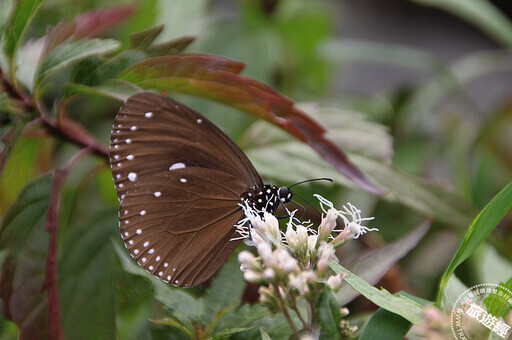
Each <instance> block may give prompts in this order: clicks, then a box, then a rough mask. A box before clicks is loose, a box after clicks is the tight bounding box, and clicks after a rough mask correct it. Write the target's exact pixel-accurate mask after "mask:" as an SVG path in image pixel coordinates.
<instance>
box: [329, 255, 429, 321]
mask: <svg viewBox="0 0 512 340" xmlns="http://www.w3.org/2000/svg"><path fill="white" fill-rule="evenodd" d="M331 269H332V270H334V272H335V273H337V274H343V275H344V276H345V277H344V278H343V280H344V281H345V282H346V283H348V284H349V285H350V287H352V288H354V289H355V290H356V291H358V292H359V293H361V295H363V296H364V297H366V298H367V299H368V300H370V301H372V302H373V303H375V304H376V305H377V306H379V307H382V308H384V309H386V310H388V311H390V312H393V313H395V314H398V315H400V316H402V317H403V318H405V319H407V320H408V321H410V322H411V323H418V322H420V321H421V320H422V317H423V308H422V307H421V305H420V304H418V303H417V302H415V301H413V300H411V299H409V298H407V297H405V296H403V295H401V294H397V295H396V296H395V295H392V294H391V293H389V292H388V291H387V290H385V289H381V290H379V289H377V288H375V287H373V286H371V285H370V284H368V282H366V281H364V280H363V279H361V278H359V277H357V276H356V275H354V274H353V273H351V272H350V271H348V270H347V269H346V268H344V267H342V266H340V265H339V264H338V263H336V262H334V261H331Z"/></svg>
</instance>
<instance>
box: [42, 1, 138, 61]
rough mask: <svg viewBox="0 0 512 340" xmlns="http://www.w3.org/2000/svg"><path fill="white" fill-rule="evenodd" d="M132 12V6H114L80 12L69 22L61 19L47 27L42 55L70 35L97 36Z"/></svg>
mask: <svg viewBox="0 0 512 340" xmlns="http://www.w3.org/2000/svg"><path fill="white" fill-rule="evenodd" d="M132 12H133V6H116V7H108V8H103V9H100V10H95V11H91V12H87V13H84V14H81V15H79V16H77V17H76V18H75V20H73V22H72V23H71V24H68V23H67V22H66V21H64V20H63V21H61V22H60V23H59V24H58V25H57V26H54V27H52V28H50V29H49V31H48V34H47V35H46V48H45V53H44V54H43V55H46V54H48V52H50V51H51V50H53V49H54V48H55V47H57V46H58V45H60V44H62V43H63V42H64V41H66V40H67V39H69V38H70V37H71V36H74V37H75V39H76V40H80V39H85V38H93V37H98V36H99V35H101V34H102V33H103V32H105V31H106V30H108V29H110V28H112V27H114V26H115V25H117V24H119V23H120V22H122V21H123V20H125V19H127V18H128V17H129V16H130V15H131V14H132Z"/></svg>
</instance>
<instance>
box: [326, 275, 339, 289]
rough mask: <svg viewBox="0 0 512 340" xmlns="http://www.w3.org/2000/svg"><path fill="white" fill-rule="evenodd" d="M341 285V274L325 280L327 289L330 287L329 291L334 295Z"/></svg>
mask: <svg viewBox="0 0 512 340" xmlns="http://www.w3.org/2000/svg"><path fill="white" fill-rule="evenodd" d="M341 283H342V280H341V274H337V275H331V276H329V278H328V279H327V284H328V285H329V287H331V289H332V290H333V291H334V292H335V293H337V292H339V290H340V288H341Z"/></svg>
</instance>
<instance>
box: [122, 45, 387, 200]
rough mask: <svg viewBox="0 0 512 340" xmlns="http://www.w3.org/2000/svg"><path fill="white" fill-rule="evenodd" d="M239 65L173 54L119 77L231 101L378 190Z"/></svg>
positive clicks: (290, 105)
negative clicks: (247, 75)
mask: <svg viewBox="0 0 512 340" xmlns="http://www.w3.org/2000/svg"><path fill="white" fill-rule="evenodd" d="M244 67H245V65H244V64H243V63H240V62H235V61H232V60H229V59H226V58H221V57H215V56H204V55H175V56H165V57H156V58H151V59H148V60H145V61H142V62H139V63H136V64H134V65H132V66H130V67H128V68H127V69H126V70H124V71H123V72H122V73H121V74H120V75H119V78H120V79H123V80H126V81H128V82H131V83H133V84H136V85H137V86H140V87H142V88H154V89H160V90H166V91H175V92H180V93H186V94H190V95H195V96H201V97H204V98H208V99H211V100H215V101H218V102H221V103H224V104H226V105H229V106H233V107H235V108H237V109H240V110H242V111H245V112H248V113H251V114H253V115H255V116H257V117H259V118H262V119H266V120H268V121H270V122H271V123H273V124H275V125H277V126H279V127H280V128H282V129H284V130H285V131H287V132H288V133H290V134H292V135H293V136H295V137H296V138H298V139H300V140H301V141H303V142H304V143H306V144H308V145H309V146H311V147H312V148H313V149H314V150H315V151H316V152H318V153H319V154H320V155H321V156H322V157H323V158H324V159H325V160H326V161H327V162H329V163H331V164H332V165H333V166H334V167H335V168H336V169H337V170H338V171H340V172H341V173H342V174H344V175H345V176H346V177H347V178H349V179H350V180H351V181H353V182H354V183H356V184H358V185H359V186H360V187H361V188H363V189H365V190H367V191H368V192H372V193H375V194H383V193H384V191H383V190H382V189H381V188H379V187H378V186H376V185H375V184H373V183H372V182H371V181H370V180H369V179H368V178H367V177H366V176H365V175H364V174H363V173H362V172H361V171H360V170H359V169H358V168H356V167H355V166H354V165H353V164H352V163H351V162H350V161H349V159H348V158H347V156H346V155H345V154H344V153H343V151H341V150H340V149H339V148H338V147H337V146H336V145H335V144H334V143H333V142H332V141H330V140H329V139H327V138H326V136H325V132H326V130H325V129H324V128H323V127H322V126H320V125H319V124H318V123H317V122H316V121H315V120H313V119H312V118H310V117H309V116H307V115H306V114H305V113H303V112H302V111H300V110H299V109H298V108H296V107H295V106H294V102H293V101H292V100H290V99H288V98H286V97H284V96H283V95H281V94H280V93H279V92H277V91H276V90H274V89H272V88H271V87H269V86H267V85H265V84H263V83H261V82H259V81H257V80H255V79H252V78H249V77H246V76H242V75H240V74H239V73H240V72H241V71H242V70H243V68H244Z"/></svg>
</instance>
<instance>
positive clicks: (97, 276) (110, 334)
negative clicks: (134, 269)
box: [58, 210, 119, 339]
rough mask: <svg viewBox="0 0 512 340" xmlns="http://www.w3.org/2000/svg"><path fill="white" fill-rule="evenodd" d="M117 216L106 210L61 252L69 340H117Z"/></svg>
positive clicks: (62, 296) (63, 304)
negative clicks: (113, 244)
mask: <svg viewBox="0 0 512 340" xmlns="http://www.w3.org/2000/svg"><path fill="white" fill-rule="evenodd" d="M117 224H118V221H117V213H116V211H113V210H105V211H103V212H101V213H98V214H95V215H93V216H92V217H91V218H90V219H89V221H88V222H87V223H85V225H82V226H80V227H74V228H73V229H72V230H71V231H70V232H68V233H67V234H66V238H65V239H64V240H63V242H62V248H61V251H60V252H59V255H60V256H59V266H58V267H59V296H60V299H61V303H60V305H61V317H62V326H63V333H64V335H65V338H68V339H78V338H84V339H115V338H116V319H115V300H114V295H115V290H116V288H117V287H116V280H115V277H116V275H115V274H116V272H117V270H118V269H117V268H119V263H118V261H117V256H116V254H115V252H114V249H113V247H112V242H111V241H110V239H111V238H112V237H114V236H117V235H118V234H119V229H118V226H117Z"/></svg>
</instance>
